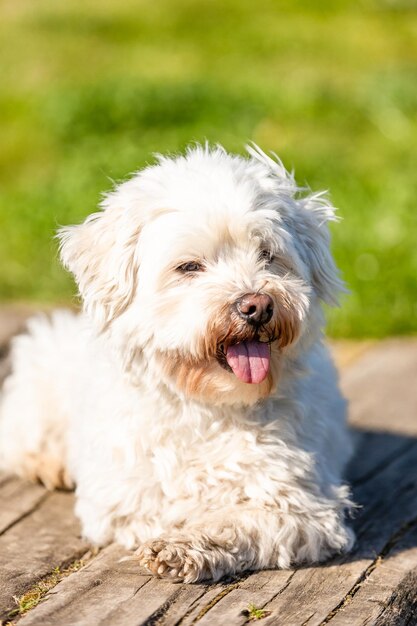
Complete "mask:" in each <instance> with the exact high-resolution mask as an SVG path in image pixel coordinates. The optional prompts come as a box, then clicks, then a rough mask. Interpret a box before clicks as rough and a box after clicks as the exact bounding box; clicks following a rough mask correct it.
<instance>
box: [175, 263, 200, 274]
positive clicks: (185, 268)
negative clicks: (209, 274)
mask: <svg viewBox="0 0 417 626" xmlns="http://www.w3.org/2000/svg"><path fill="white" fill-rule="evenodd" d="M203 269H204V267H203V265H202V264H201V263H199V262H198V261H189V262H188V263H183V264H182V265H179V266H178V267H177V271H178V272H184V274H186V273H189V272H202V271H203Z"/></svg>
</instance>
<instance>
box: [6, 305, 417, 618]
mask: <svg viewBox="0 0 417 626" xmlns="http://www.w3.org/2000/svg"><path fill="white" fill-rule="evenodd" d="M24 314H25V312H24V311H23V312H22V318H23V317H24ZM16 320H17V318H16V316H15V315H12V316H9V319H8V320H6V318H5V317H4V316H3V325H2V324H1V322H2V318H1V316H0V328H1V329H2V332H1V333H0V345H1V344H2V343H3V346H4V342H5V341H6V339H7V336H8V335H9V334H10V332H11V330H14V327H15V326H16ZM334 350H335V355H336V359H337V360H338V362H339V364H340V366H341V371H342V386H343V389H344V392H345V394H346V396H347V397H348V398H349V399H350V420H351V424H352V428H353V431H354V437H355V439H356V445H357V447H356V450H357V451H356V456H355V458H354V460H353V462H352V463H351V467H350V470H349V480H350V481H351V484H352V487H353V494H354V500H355V501H356V502H357V503H358V504H359V505H360V508H358V510H357V513H356V516H355V519H353V520H352V524H353V526H354V528H355V531H356V533H357V538H358V540H357V543H356V546H355V548H354V551H353V552H352V554H350V555H349V556H347V557H344V558H340V559H338V560H334V561H332V562H330V563H327V564H325V565H323V566H320V567H306V568H301V569H297V570H295V571H262V572H258V573H253V574H250V575H248V576H244V577H241V578H237V579H233V580H226V581H223V582H222V583H221V584H213V585H208V584H207V585H206V584H199V585H181V584H172V583H169V582H165V581H162V580H155V579H153V578H151V577H150V576H148V575H147V574H146V572H144V571H141V570H139V569H138V567H137V565H136V564H135V563H134V562H132V561H121V557H123V556H124V555H125V554H126V553H125V552H124V551H123V550H122V549H121V548H120V547H118V546H114V545H112V546H110V547H108V548H106V549H104V550H102V551H101V552H99V553H97V554H92V552H90V551H89V546H88V545H86V543H85V542H84V541H83V540H82V539H81V538H80V529H79V525H78V523H77V521H76V519H75V517H74V515H73V495H72V494H68V493H62V492H54V493H51V492H47V491H45V490H44V489H43V488H42V487H41V486H40V485H34V484H29V483H25V482H23V481H20V480H18V479H16V478H14V477H11V476H6V475H2V476H0V619H2V620H3V624H7V623H8V622H11V623H13V624H14V623H17V622H19V624H20V625H21V626H35V625H43V626H76V625H77V626H96V625H97V626H98V625H100V626H139V625H140V624H146V625H161V626H179V625H181V626H191V624H198V626H205V625H216V624H219V625H227V626H229V625H230V626H238V625H243V624H247V623H252V622H254V623H256V622H257V623H259V624H262V626H267V625H268V626H269V625H272V624H274V625H276V626H292V625H294V626H302V625H307V624H308V626H318V625H324V624H330V625H331V626H342V625H343V626H355V625H359V624H361V625H362V624H366V625H371V624H375V625H378V626H382V625H393V624H395V625H399V624H409V625H411V624H417V419H416V416H417V339H409V340H388V341H384V342H380V343H359V344H350V343H343V342H342V343H336V344H334ZM2 354H3V357H4V355H5V350H4V349H3V353H2ZM3 369H5V368H3ZM0 372H1V369H0ZM48 589H49V591H47V590H48ZM30 606H32V607H33V608H31V609H30V610H27V612H25V613H22V612H23V611H24V609H28V608H29V607H30ZM250 607H252V608H250ZM254 607H255V608H256V609H259V611H256V610H255V608H254ZM256 617H258V618H259V621H257V620H256Z"/></svg>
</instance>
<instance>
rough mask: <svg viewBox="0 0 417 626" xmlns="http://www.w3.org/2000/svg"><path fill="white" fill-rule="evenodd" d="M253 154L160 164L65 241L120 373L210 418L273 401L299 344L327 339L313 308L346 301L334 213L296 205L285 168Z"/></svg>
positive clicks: (208, 153) (317, 203)
mask: <svg viewBox="0 0 417 626" xmlns="http://www.w3.org/2000/svg"><path fill="white" fill-rule="evenodd" d="M250 154H251V158H250V159H248V160H245V159H243V158H241V157H233V156H230V155H227V154H226V153H225V152H224V151H223V150H221V149H215V150H209V149H203V148H195V149H192V150H189V151H188V153H187V155H186V156H185V157H179V158H177V159H160V161H159V163H158V165H156V166H153V167H151V168H147V169H146V170H144V171H143V172H141V173H139V174H138V175H137V176H136V177H134V178H133V179H132V180H130V181H129V182H127V183H124V184H123V185H121V186H120V187H119V188H118V189H116V191H115V192H113V193H111V194H110V195H109V196H107V198H106V200H105V201H104V203H103V209H104V211H102V212H101V213H97V214H95V215H93V216H91V217H90V218H88V219H87V221H86V222H85V223H84V224H82V225H80V226H75V227H70V228H67V229H63V231H62V232H61V238H62V257H63V260H64V263H65V264H66V265H67V267H68V268H69V269H70V270H71V271H72V272H73V273H74V275H75V277H76V280H77V282H78V284H79V288H80V293H81V295H82V297H83V299H84V305H85V309H86V311H87V313H88V314H90V315H91V316H92V318H93V319H94V321H95V323H96V324H97V325H98V326H99V327H100V328H101V329H106V330H107V331H108V332H109V337H116V338H117V345H118V346H119V350H121V351H122V352H124V353H125V354H123V357H124V362H125V364H126V367H132V364H134V362H135V360H138V361H140V362H141V364H142V366H144V367H148V368H150V369H151V371H152V373H153V375H154V376H157V377H159V378H162V380H164V381H165V382H166V383H167V384H168V385H170V386H171V387H173V388H175V389H176V390H177V391H178V392H180V393H181V394H185V396H187V397H190V398H196V399H198V400H200V401H205V402H210V403H211V404H213V403H215V404H222V403H226V404H233V403H244V404H252V403H254V402H256V401H257V400H259V399H260V398H262V397H265V396H267V395H268V394H270V393H271V392H272V391H273V389H275V387H276V385H277V382H278V380H279V374H280V371H281V368H282V367H283V366H284V365H285V358H286V356H288V357H289V358H290V357H291V354H293V353H294V349H295V348H294V346H295V345H296V343H297V341H299V340H300V338H302V337H304V338H306V337H307V339H308V337H309V335H311V336H313V335H314V336H316V334H317V332H319V328H318V326H319V321H320V320H321V316H320V304H319V300H320V299H321V300H325V301H327V302H332V301H334V298H335V293H336V291H337V290H338V288H339V287H340V283H339V280H338V277H337V271H336V268H335V266H334V263H333V260H332V257H331V255H330V251H329V237H328V230H327V225H326V221H328V219H331V218H332V216H333V211H332V209H331V207H329V205H328V204H327V202H326V201H325V200H324V199H323V197H322V196H320V195H316V196H313V195H311V196H307V197H305V198H301V197H299V198H298V197H297V194H298V190H297V189H296V186H295V183H294V181H293V179H292V177H291V176H289V175H288V174H287V173H286V172H285V170H284V168H283V167H282V166H281V164H279V163H277V162H275V161H272V160H271V159H269V158H268V157H267V156H266V155H264V154H263V153H261V152H260V151H257V150H251V151H250ZM144 363H145V364H146V365H144Z"/></svg>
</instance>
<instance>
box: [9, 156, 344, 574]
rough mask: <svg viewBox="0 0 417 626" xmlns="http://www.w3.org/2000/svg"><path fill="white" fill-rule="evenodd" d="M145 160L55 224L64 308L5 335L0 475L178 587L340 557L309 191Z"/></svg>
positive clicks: (323, 252)
mask: <svg viewBox="0 0 417 626" xmlns="http://www.w3.org/2000/svg"><path fill="white" fill-rule="evenodd" d="M248 152H249V158H242V157H240V156H233V155H229V154H227V153H226V152H225V151H224V150H223V149H222V148H221V147H216V148H209V147H207V146H206V147H199V146H197V147H193V148H190V149H188V151H187V152H186V154H185V155H184V156H179V157H176V158H166V157H159V158H158V160H157V164H156V165H153V166H150V167H147V168H146V169H144V170H143V171H141V172H139V173H138V174H136V175H135V176H134V177H133V178H131V180H129V181H128V182H125V183H123V184H121V185H120V186H119V187H117V188H116V189H115V190H114V191H113V192H111V193H109V194H108V195H107V196H106V197H105V199H104V201H103V202H102V205H101V210H100V211H99V212H98V213H94V214H93V215H91V216H90V217H88V218H87V219H86V221H85V222H84V223H83V224H81V225H79V226H70V227H68V228H63V229H62V230H61V231H60V235H59V236H60V239H61V252H62V259H63V262H64V264H65V266H66V267H67V268H68V269H69V270H70V271H71V272H72V273H73V274H74V276H75V279H76V281H77V283H78V286H79V291H80V294H81V296H82V299H83V303H84V315H82V316H77V315H74V314H72V313H70V312H63V311H61V312H60V311H58V312H56V313H55V314H53V316H52V319H51V320H48V319H47V318H35V319H33V320H31V321H30V322H29V331H28V334H27V335H22V336H20V337H18V338H16V339H15V341H14V344H13V348H12V364H13V371H12V374H11V375H10V377H9V378H8V379H7V380H6V383H5V387H4V391H3V396H2V407H1V420H0V422H1V426H0V454H1V465H2V467H3V468H6V469H7V470H12V471H14V472H16V473H18V474H20V475H21V476H24V477H30V478H34V479H40V480H41V481H43V482H44V483H45V485H46V486H47V487H51V488H52V487H61V486H66V487H71V486H72V485H73V484H76V513H77V515H78V516H79V518H80V520H81V523H82V528H83V533H84V535H85V536H86V537H87V538H88V539H89V540H91V541H92V542H94V543H96V544H101V545H102V544H106V543H107V542H110V541H113V540H115V541H118V542H120V543H121V544H123V545H124V546H126V547H127V548H136V549H137V555H138V558H139V561H140V563H141V564H142V565H144V566H146V567H147V568H148V569H149V570H150V571H151V572H153V573H154V574H156V575H157V576H161V577H167V578H169V579H170V580H183V581H185V582H195V581H200V580H204V579H212V580H213V579H214V580H218V579H219V578H221V577H222V576H223V575H225V574H228V575H231V574H234V573H236V572H241V571H243V570H246V569H258V568H274V567H280V568H287V567H289V566H291V565H294V564H297V563H313V562H318V561H321V560H323V559H326V558H328V557H329V556H330V555H332V554H334V553H338V552H343V551H346V550H348V549H349V548H350V547H351V545H352V541H353V535H352V532H351V531H350V530H349V529H348V528H347V527H346V526H345V523H344V512H345V509H346V508H347V507H349V500H348V497H347V496H348V492H347V488H346V487H345V486H343V485H342V484H341V476H342V470H343V467H344V466H345V464H346V461H347V459H348V457H349V454H350V442H349V438H348V434H347V430H346V424H345V402H344V400H343V399H342V397H341V395H340V393H339V391H338V386H337V375H336V371H335V368H334V366H333V364H332V362H331V359H330V356H329V354H328V351H327V349H326V347H325V345H324V344H323V331H322V328H323V314H322V307H321V301H324V302H327V303H329V304H334V303H335V301H336V297H337V293H338V291H339V290H340V289H341V287H342V284H341V282H340V280H339V277H338V273H337V269H336V267H335V264H334V261H333V259H332V256H331V253H330V250H329V233H328V226H327V222H328V221H329V220H333V219H334V210H333V208H332V207H331V206H330V205H329V203H328V201H327V200H326V198H325V196H324V195H323V194H321V193H319V194H308V193H307V194H303V192H302V190H300V189H299V188H297V186H296V184H295V182H294V179H293V176H292V175H290V174H289V173H288V172H286V171H285V169H284V167H283V166H282V164H281V163H280V162H279V161H278V160H273V159H271V158H270V157H268V156H267V155H265V154H264V153H263V152H262V151H261V150H259V149H258V148H248Z"/></svg>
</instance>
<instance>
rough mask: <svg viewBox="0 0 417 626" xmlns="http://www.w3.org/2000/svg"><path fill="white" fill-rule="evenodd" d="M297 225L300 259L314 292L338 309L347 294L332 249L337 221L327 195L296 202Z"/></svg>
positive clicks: (312, 196)
mask: <svg viewBox="0 0 417 626" xmlns="http://www.w3.org/2000/svg"><path fill="white" fill-rule="evenodd" d="M296 203H297V206H298V211H297V212H296V213H297V214H296V215H295V216H294V218H295V219H294V225H295V230H296V232H297V235H298V238H299V240H300V242H301V244H302V245H301V246H300V250H299V252H300V255H301V257H302V258H303V260H304V262H305V263H306V264H307V266H308V267H309V269H310V276H311V282H312V286H313V289H314V291H315V293H316V294H317V296H318V297H319V298H320V299H321V300H323V302H325V303H326V304H329V305H333V306H336V305H337V304H338V296H339V294H340V293H341V292H343V291H345V288H344V284H343V281H342V280H341V278H340V275H339V270H338V268H337V267H336V264H335V262H334V259H333V255H332V253H331V249H330V232H329V222H330V221H337V218H336V216H335V209H334V208H333V207H332V205H331V204H330V203H329V202H328V200H327V198H326V194H324V193H317V194H310V195H308V196H306V197H304V198H301V199H297V200H296Z"/></svg>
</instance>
